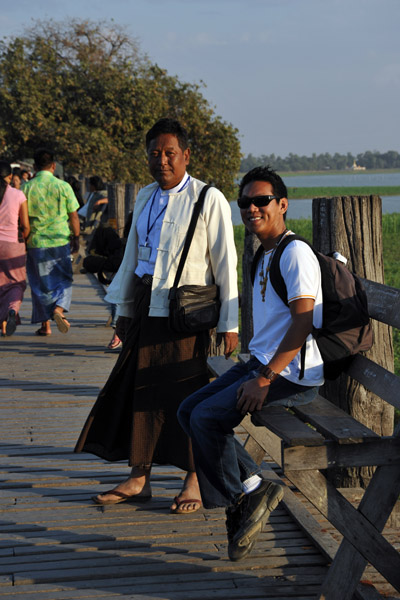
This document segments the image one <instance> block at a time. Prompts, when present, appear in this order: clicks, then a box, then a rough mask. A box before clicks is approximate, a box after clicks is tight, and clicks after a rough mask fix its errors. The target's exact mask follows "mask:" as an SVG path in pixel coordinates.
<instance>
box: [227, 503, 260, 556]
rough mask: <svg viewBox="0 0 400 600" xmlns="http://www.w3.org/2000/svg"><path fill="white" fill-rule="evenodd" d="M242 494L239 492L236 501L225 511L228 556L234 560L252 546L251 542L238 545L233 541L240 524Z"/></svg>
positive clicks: (244, 554) (247, 551)
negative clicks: (246, 545) (248, 544)
mask: <svg viewBox="0 0 400 600" xmlns="http://www.w3.org/2000/svg"><path fill="white" fill-rule="evenodd" d="M244 496H245V495H244V494H241V495H240V496H239V497H238V499H237V501H236V503H235V504H234V505H233V506H229V507H228V508H227V509H226V511H225V513H226V532H227V534H228V556H229V558H230V560H232V561H236V560H241V559H242V558H244V557H245V556H246V554H248V553H249V552H250V550H251V549H252V547H253V544H251V546H250V547H247V548H246V547H244V546H241V547H238V546H237V544H236V543H234V539H235V537H236V534H237V532H238V531H239V528H240V526H241V522H242V518H241V517H242V508H243V500H244Z"/></svg>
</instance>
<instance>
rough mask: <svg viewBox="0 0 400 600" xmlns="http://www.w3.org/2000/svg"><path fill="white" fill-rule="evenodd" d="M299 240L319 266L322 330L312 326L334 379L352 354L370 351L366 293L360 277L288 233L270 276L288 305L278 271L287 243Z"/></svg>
mask: <svg viewBox="0 0 400 600" xmlns="http://www.w3.org/2000/svg"><path fill="white" fill-rule="evenodd" d="M294 240H300V241H302V242H305V243H306V244H307V245H308V246H310V248H311V250H312V251H313V252H314V254H315V256H316V257H317V259H318V262H319V266H320V269H321V285H322V298H323V318H322V327H321V329H317V328H315V327H314V328H313V331H312V334H313V336H314V338H315V339H316V342H317V344H318V348H319V351H320V353H321V356H322V359H323V361H324V376H325V378H326V379H336V377H338V376H339V375H340V373H341V372H342V371H343V370H344V369H345V368H346V367H347V366H348V365H349V364H350V362H351V360H352V359H353V358H354V356H355V355H356V354H357V353H358V352H360V351H365V350H369V349H370V348H371V346H372V343H373V333H372V328H371V323H370V319H369V313H368V301H367V294H366V292H365V289H364V286H363V285H362V283H361V281H360V278H359V277H358V276H357V275H355V274H354V273H351V271H349V270H348V268H347V267H346V266H345V265H344V264H343V263H342V262H340V261H338V260H336V259H335V258H333V257H332V256H326V255H325V254H321V253H320V252H318V251H317V250H315V248H313V246H312V245H311V244H310V242H308V241H307V240H306V239H304V238H302V237H301V236H298V235H287V236H286V237H284V238H283V240H282V241H281V242H280V243H279V245H278V246H277V248H276V250H275V252H274V256H273V257H272V261H271V265H270V270H269V277H270V281H271V285H272V286H273V288H274V290H275V292H276V293H277V294H278V296H279V297H280V298H281V300H282V302H284V303H285V304H286V305H288V301H287V289H286V284H285V282H284V279H283V277H282V274H281V271H280V266H279V262H280V257H281V255H282V252H283V251H284V249H285V248H286V246H287V245H288V244H290V242H293V241H294ZM263 251H264V249H263V247H262V246H260V247H259V248H258V250H257V252H256V254H255V256H254V259H253V263H252V267H251V278H252V282H254V277H255V271H256V268H257V264H258V262H259V260H260V257H261V255H262V253H263ZM301 359H302V360H301V363H302V365H301V373H300V379H301V378H302V377H303V375H304V363H305V344H304V346H303V348H302V349H301Z"/></svg>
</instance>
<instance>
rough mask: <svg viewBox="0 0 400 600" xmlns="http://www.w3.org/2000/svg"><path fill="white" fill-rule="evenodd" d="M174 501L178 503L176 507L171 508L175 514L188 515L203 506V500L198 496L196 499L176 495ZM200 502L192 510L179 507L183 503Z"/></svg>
mask: <svg viewBox="0 0 400 600" xmlns="http://www.w3.org/2000/svg"><path fill="white" fill-rule="evenodd" d="M174 502H175V504H176V508H171V513H173V514H174V515H188V514H190V513H194V512H197V511H198V510H199V509H200V508H201V500H199V499H198V498H196V499H195V500H193V499H189V498H179V496H175V498H174ZM194 503H196V504H199V505H200V506H199V507H198V508H191V509H190V510H182V508H179V507H180V506H181V505H182V504H194Z"/></svg>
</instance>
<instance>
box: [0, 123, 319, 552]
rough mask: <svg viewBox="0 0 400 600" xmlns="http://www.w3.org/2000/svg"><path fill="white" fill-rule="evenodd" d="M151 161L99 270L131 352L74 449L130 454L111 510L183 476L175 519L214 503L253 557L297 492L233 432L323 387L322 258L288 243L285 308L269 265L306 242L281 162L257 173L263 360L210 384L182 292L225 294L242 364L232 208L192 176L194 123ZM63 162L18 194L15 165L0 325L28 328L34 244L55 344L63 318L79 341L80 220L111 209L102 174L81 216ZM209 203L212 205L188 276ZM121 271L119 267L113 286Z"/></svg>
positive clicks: (228, 337)
mask: <svg viewBox="0 0 400 600" xmlns="http://www.w3.org/2000/svg"><path fill="white" fill-rule="evenodd" d="M146 153H147V161H148V167H149V171H150V174H151V176H152V178H153V180H154V181H153V183H151V184H150V185H148V186H146V187H144V188H143V189H141V190H140V192H139V194H138V196H137V198H136V202H135V206H134V211H133V214H132V217H131V223H130V224H129V227H130V229H129V235H127V241H126V246H125V248H123V247H122V246H121V244H120V243H119V241H118V240H117V239H116V237H115V235H110V234H109V232H108V233H106V231H105V229H102V228H101V227H100V228H99V230H98V231H97V232H96V236H94V237H93V240H92V244H93V246H92V250H93V253H92V254H90V255H88V256H87V257H86V259H85V263H84V267H85V269H87V270H89V271H97V272H98V273H101V274H102V276H103V277H105V278H106V281H105V283H107V284H109V287H108V292H107V295H106V300H107V301H108V302H109V303H111V304H112V305H113V306H114V307H115V310H116V316H117V321H116V334H117V336H118V340H119V341H121V342H122V349H121V352H120V353H119V355H118V359H117V361H116V364H115V366H114V368H113V370H112V372H111V374H110V376H109V378H108V380H107V382H106V384H105V386H104V388H103V389H102V390H101V392H100V394H99V396H98V398H97V400H96V402H95V404H94V406H93V408H92V410H91V411H90V414H89V416H88V418H87V421H86V423H85V424H84V427H83V429H82V432H81V434H80V436H79V439H78V441H77V444H76V447H75V452H89V453H92V454H95V455H96V456H99V457H101V458H103V459H105V460H107V461H121V460H125V461H127V463H128V465H129V467H130V472H129V474H128V476H127V478H126V479H125V480H124V481H122V482H121V483H119V484H118V485H116V486H115V487H113V488H112V489H108V490H101V491H99V492H98V493H97V494H95V495H94V496H93V501H94V502H95V503H96V504H98V505H112V504H117V503H120V502H137V503H143V502H147V501H150V500H151V498H152V488H151V470H152V467H153V464H172V465H174V466H176V467H178V468H180V469H182V470H183V471H184V472H185V473H186V475H185V479H184V482H183V485H182V489H181V490H180V491H179V493H178V495H177V496H175V497H174V498H173V499H172V501H171V504H170V510H171V512H172V513H175V514H184V515H187V514H191V513H193V512H195V511H198V510H199V509H200V508H201V506H204V508H206V509H212V508H216V507H224V508H225V509H226V528H227V537H228V555H229V558H230V559H231V560H233V561H237V560H241V559H243V558H244V557H246V556H247V555H248V554H249V553H250V552H251V550H252V548H253V547H254V544H255V542H256V539H257V537H258V536H259V534H260V532H261V529H262V527H263V525H264V523H265V522H266V520H267V519H268V517H269V514H270V513H271V511H272V510H274V508H275V507H276V506H277V505H278V503H279V502H280V500H281V498H282V496H283V488H282V486H281V485H279V484H277V483H275V482H273V481H268V480H266V479H264V477H263V475H262V473H261V470H260V467H259V466H258V465H257V464H256V463H255V462H254V461H253V459H252V458H251V457H250V455H249V454H248V453H247V452H246V450H245V449H244V448H243V446H242V445H241V444H240V443H239V442H238V441H237V439H236V437H235V435H234V428H235V427H236V426H237V425H239V423H240V422H241V420H242V419H243V417H244V415H246V414H247V413H253V412H256V411H262V410H263V408H264V407H265V406H266V405H267V404H268V405H271V404H278V405H284V406H294V405H296V404H305V403H308V402H310V401H312V400H313V398H315V396H316V394H317V392H318V388H319V386H320V385H322V383H323V381H324V379H323V361H322V359H321V355H320V353H319V350H318V346H317V345H316V342H315V339H314V338H313V336H312V330H313V327H321V323H322V292H321V273H320V268H319V263H318V261H317V259H316V257H315V255H314V253H313V251H312V250H311V248H310V247H309V246H308V244H306V243H305V242H303V241H300V240H296V239H293V240H292V241H291V243H289V244H288V245H287V246H285V248H284V250H283V252H282V255H281V258H280V270H281V274H282V277H283V280H284V283H285V285H286V289H287V303H285V302H283V301H282V300H281V299H280V297H279V296H278V295H277V293H276V292H275V291H274V289H273V288H272V286H271V285H270V281H269V268H270V265H271V260H272V257H273V255H274V252H275V250H276V248H277V247H278V245H279V244H280V242H281V241H282V240H283V239H285V238H287V236H291V235H292V234H293V232H291V231H288V230H287V228H286V224H285V219H286V213H287V210H288V199H287V189H286V186H285V184H284V182H283V181H282V179H281V177H280V176H279V175H278V174H277V173H275V171H273V170H272V169H270V168H269V167H257V168H255V169H252V170H251V171H250V172H249V173H247V174H246V175H245V176H244V177H243V179H242V181H241V184H240V186H239V198H238V201H237V202H238V206H239V208H240V212H241V217H242V220H243V223H244V225H245V227H246V228H247V230H248V231H249V232H251V233H252V234H254V235H255V236H256V237H257V238H258V240H259V242H260V249H261V252H259V253H257V255H256V256H257V259H256V261H255V264H254V273H256V277H255V280H254V284H253V285H254V287H253V329H254V335H253V338H252V340H251V342H250V346H249V348H250V352H251V356H250V359H249V361H248V362H247V363H244V364H241V363H236V364H235V366H234V367H232V368H231V369H230V370H228V371H227V372H226V373H225V374H224V375H223V376H221V377H219V378H217V379H216V380H215V381H213V382H212V383H209V376H208V370H207V355H208V351H209V344H210V332H209V330H208V328H204V327H203V328H201V327H200V328H197V329H191V328H190V327H188V328H187V330H184V329H180V328H176V327H175V328H174V327H171V323H170V319H169V316H170V310H171V306H170V292H171V288H173V287H174V286H175V285H177V284H176V276H177V272H178V270H179V271H181V272H180V279H179V286H182V287H183V288H184V289H187V288H188V287H190V288H191V289H192V286H193V288H199V287H200V288H201V289H203V286H211V285H212V284H215V285H216V286H217V288H218V295H219V303H220V307H219V316H218V322H217V325H216V331H217V336H219V337H220V338H221V339H222V340H223V342H224V354H225V357H226V358H228V357H229V356H230V355H231V354H232V353H233V351H234V350H235V348H236V346H237V343H238V295H239V294H238V284H237V270H236V267H237V256H236V249H235V243H234V235H233V226H232V219H231V212H230V207H229V203H228V202H227V200H226V198H225V197H224V195H223V194H222V193H221V192H220V191H219V190H218V189H217V188H216V187H214V186H210V187H209V188H208V189H207V188H206V193H205V195H204V191H205V190H204V186H205V183H204V182H203V181H200V180H199V179H196V178H195V177H192V176H191V175H190V174H189V173H188V172H187V168H188V165H189V163H190V147H189V138H188V133H187V131H186V130H185V128H184V127H183V126H182V124H181V123H180V122H179V121H176V120H174V119H169V118H165V119H161V120H159V121H157V122H156V123H155V124H154V125H153V126H152V127H151V128H150V129H149V131H148V132H147V135H146ZM54 169H55V162H54V156H53V154H52V153H51V152H49V151H48V150H46V149H39V150H38V151H37V152H36V154H35V176H34V177H33V178H32V179H30V180H29V181H26V182H25V183H24V184H23V186H22V188H21V189H17V187H15V188H12V187H11V185H10V183H11V181H12V177H13V173H12V172H11V167H10V165H9V164H7V163H5V162H2V163H1V165H0V176H1V177H0V253H1V263H0V270H1V278H2V279H1V282H0V305H1V310H2V313H1V315H0V317H1V318H2V319H3V321H2V323H3V325H2V327H3V328H2V331H4V335H6V336H8V335H12V334H13V333H14V331H15V328H16V326H17V324H18V319H19V317H18V312H19V306H20V303H21V300H22V295H23V292H24V289H25V287H24V286H25V244H26V248H27V262H26V268H27V274H28V280H29V283H30V286H31V289H32V303H33V312H32V322H33V323H40V327H39V329H38V330H37V331H36V334H37V335H42V336H46V335H50V333H51V328H50V325H51V321H52V320H53V321H54V322H55V324H56V326H57V327H58V329H59V330H60V331H61V332H63V333H66V332H68V330H69V328H70V323H69V322H68V320H67V318H66V316H65V313H66V312H67V311H68V310H69V307H70V302H71V289H72V288H71V285H72V267H71V253H72V254H74V253H76V252H77V251H78V250H79V233H80V230H81V222H82V227H86V226H89V227H90V219H91V213H92V212H93V210H94V209H96V210H101V211H103V209H104V207H106V205H107V198H106V195H105V194H104V193H103V192H102V190H101V187H100V182H99V180H98V179H96V178H95V177H94V178H92V179H91V187H90V196H89V197H88V199H87V202H86V204H84V205H83V206H81V207H80V201H79V199H77V196H76V195H75V193H74V191H73V187H71V186H72V183H71V182H70V183H71V184H70V183H67V182H64V181H61V180H60V179H58V178H57V177H55V176H54ZM28 179H29V178H28ZM202 190H204V191H203V193H202ZM200 196H202V197H203V198H204V204H203V205H202V206H201V208H200V210H199V215H198V220H197V223H196V226H195V227H194V229H193V237H192V241H191V244H190V247H189V249H188V252H187V255H186V260H185V263H184V265H183V267H182V269H181V270H180V269H178V265H179V263H180V257H181V255H182V252H183V248H184V246H185V240H186V237H187V233H188V230H189V226H190V223H191V218H192V214H193V212H194V207H195V206H196V203H197V201H198V199H199V197H200ZM199 206H200V205H199ZM80 217H81V222H80ZM126 233H128V232H126ZM117 237H118V236H117ZM115 272H116V273H115ZM107 273H111V274H112V275H111V276H110V278H109V279H108V278H107V277H108V276H107ZM105 274H106V275H105ZM114 274H115V276H114ZM303 347H304V348H306V352H305V354H302V353H301V349H302V348H303Z"/></svg>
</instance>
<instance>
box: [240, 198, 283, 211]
mask: <svg viewBox="0 0 400 600" xmlns="http://www.w3.org/2000/svg"><path fill="white" fill-rule="evenodd" d="M272 200H280V197H279V196H253V197H252V198H251V197H250V196H241V197H240V198H238V200H237V203H238V207H239V208H249V206H250V204H254V206H256V207H257V208H261V207H262V206H268V204H269V203H270V202H271V201H272Z"/></svg>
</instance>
